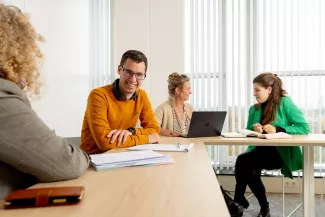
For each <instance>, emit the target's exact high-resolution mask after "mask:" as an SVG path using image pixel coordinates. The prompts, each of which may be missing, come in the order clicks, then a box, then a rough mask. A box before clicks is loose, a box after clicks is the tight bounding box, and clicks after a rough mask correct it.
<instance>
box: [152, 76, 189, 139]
mask: <svg viewBox="0 0 325 217" xmlns="http://www.w3.org/2000/svg"><path fill="white" fill-rule="evenodd" d="M168 93H169V100H167V101H166V102H164V103H163V104H161V105H160V106H158V108H157V109H156V110H155V116H156V119H157V121H158V125H159V127H160V134H161V135H162V136H180V135H186V134H187V133H188V129H189V127H190V121H191V117H192V113H193V107H192V105H191V104H189V103H186V102H185V101H187V100H188V99H189V97H190V94H191V93H192V92H191V84H190V79H189V78H188V77H187V76H186V75H185V74H179V73H177V72H174V73H172V74H170V75H169V76H168Z"/></svg>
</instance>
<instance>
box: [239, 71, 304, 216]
mask: <svg viewBox="0 0 325 217" xmlns="http://www.w3.org/2000/svg"><path fill="white" fill-rule="evenodd" d="M253 85H254V96H255V98H256V101H257V104H255V105H253V106H252V107H251V108H250V109H249V116H248V122H247V127H246V128H247V129H248V130H254V131H256V132H259V133H277V132H286V133H288V134H308V133H309V131H310V129H309V125H308V124H307V122H306V120H305V118H304V116H303V114H302V112H301V111H300V109H299V108H298V107H297V106H296V105H295V104H294V103H293V102H292V100H291V98H289V97H287V96H286V95H287V92H286V91H285V90H284V89H283V86H282V81H281V79H280V78H279V77H278V76H277V75H276V74H272V73H262V74H260V75H258V76H257V77H255V78H254V80H253ZM280 168H281V172H282V174H283V175H284V176H286V177H290V178H293V177H292V171H295V170H299V169H302V153H301V149H300V147H297V146H295V147H293V146H287V147H274V146H272V147H270V146H258V147H255V146H249V147H248V149H247V151H246V152H245V153H243V154H241V155H239V156H238V158H237V161H236V166H235V176H236V189H235V198H234V200H235V201H236V202H238V203H240V204H242V205H243V207H245V208H247V207H248V206H249V203H248V201H247V200H246V198H245V196H244V193H245V191H246V187H247V185H248V186H249V188H250V189H251V190H252V192H253V193H254V195H255V196H256V198H257V200H258V202H259V204H260V206H261V210H260V213H259V214H258V217H269V216H270V209H269V203H268V201H267V198H266V194H265V187H264V185H263V183H262V180H261V171H262V169H280Z"/></svg>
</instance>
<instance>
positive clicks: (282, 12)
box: [185, 0, 325, 168]
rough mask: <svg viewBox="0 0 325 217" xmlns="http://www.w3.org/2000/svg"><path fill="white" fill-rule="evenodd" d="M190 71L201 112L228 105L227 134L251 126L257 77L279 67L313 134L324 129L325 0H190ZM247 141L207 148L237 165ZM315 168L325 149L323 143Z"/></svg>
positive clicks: (225, 163)
mask: <svg viewBox="0 0 325 217" xmlns="http://www.w3.org/2000/svg"><path fill="white" fill-rule="evenodd" d="M186 12H187V14H186V31H187V34H185V35H186V36H187V38H186V43H187V46H186V49H187V50H186V67H185V68H186V72H187V73H188V75H189V76H190V78H191V82H192V92H193V94H192V96H191V98H190V103H192V104H193V106H194V108H195V110H201V111H204V110H209V111H211V110H212V111H216V110H223V111H227V112H228V115H227V120H226V122H225V125H224V131H225V132H233V131H237V130H238V129H241V128H245V127H246V122H247V118H248V109H249V107H250V106H251V105H253V104H254V103H255V98H254V97H253V86H252V80H253V78H254V77H255V76H256V75H258V74H260V73H262V72H273V73H276V74H278V76H279V77H280V78H281V79H282V81H283V83H284V86H285V88H286V90H287V91H288V93H289V96H290V97H292V99H293V101H294V102H295V103H296V104H297V105H298V106H299V107H300V109H301V110H302V111H303V113H304V115H305V118H306V120H307V122H308V123H309V125H310V129H311V133H325V87H324V85H322V84H323V83H324V81H325V62H324V61H322V59H324V57H325V56H324V51H323V50H324V48H325V39H324V34H325V25H324V24H325V15H324V14H325V13H324V12H325V2H322V0H295V1H293V0H245V1H242V0H230V1H229V0H228V1H226V0H190V1H188V2H187V5H186ZM244 150H245V147H208V151H209V153H210V155H211V157H212V159H213V161H214V163H215V164H218V165H220V166H222V167H230V166H233V164H234V162H235V158H236V156H237V155H238V154H239V153H241V152H243V151H244ZM315 151H316V152H317V154H316V155H315V156H316V157H315V168H322V167H323V165H324V161H325V156H323V155H325V152H324V151H322V148H319V147H316V148H315Z"/></svg>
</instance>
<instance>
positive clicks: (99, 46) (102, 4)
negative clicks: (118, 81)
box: [89, 0, 116, 89]
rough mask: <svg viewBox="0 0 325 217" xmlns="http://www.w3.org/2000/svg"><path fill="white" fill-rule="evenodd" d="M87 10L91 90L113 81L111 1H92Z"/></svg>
mask: <svg viewBox="0 0 325 217" xmlns="http://www.w3.org/2000/svg"><path fill="white" fill-rule="evenodd" d="M89 8H90V9H89V10H90V11H89V14H90V15H89V16H90V17H89V25H90V28H89V29H90V36H89V46H90V47H89V52H90V53H89V56H90V61H89V68H90V69H89V75H90V84H89V85H90V89H93V88H96V87H99V86H104V85H106V84H109V83H112V81H114V79H115V69H116V67H115V66H114V63H115V61H114V55H113V51H114V46H113V45H114V43H113V29H114V28H113V27H114V26H113V24H114V22H113V1H112V0H92V1H89Z"/></svg>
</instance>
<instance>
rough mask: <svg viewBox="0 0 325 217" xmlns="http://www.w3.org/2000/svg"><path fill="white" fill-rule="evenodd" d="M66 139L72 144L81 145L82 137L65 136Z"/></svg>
mask: <svg viewBox="0 0 325 217" xmlns="http://www.w3.org/2000/svg"><path fill="white" fill-rule="evenodd" d="M65 139H66V140H67V141H68V142H69V143H70V144H72V145H75V146H78V147H79V146H80V137H65Z"/></svg>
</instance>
